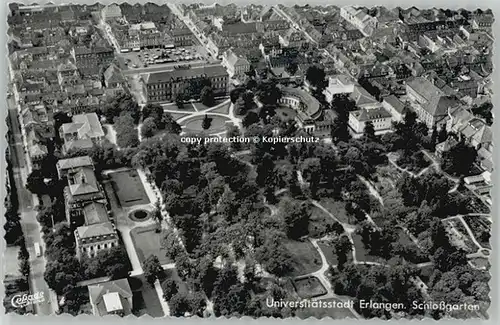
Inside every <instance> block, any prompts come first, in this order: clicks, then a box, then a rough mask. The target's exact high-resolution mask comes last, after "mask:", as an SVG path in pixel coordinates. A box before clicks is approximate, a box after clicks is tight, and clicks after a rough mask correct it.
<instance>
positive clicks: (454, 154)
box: [442, 140, 477, 176]
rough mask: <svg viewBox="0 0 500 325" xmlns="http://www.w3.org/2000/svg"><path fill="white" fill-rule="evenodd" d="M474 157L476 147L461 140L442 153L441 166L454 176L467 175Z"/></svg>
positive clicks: (475, 156)
mask: <svg viewBox="0 0 500 325" xmlns="http://www.w3.org/2000/svg"><path fill="white" fill-rule="evenodd" d="M476 158H477V151H476V149H475V148H474V147H472V146H470V145H468V144H466V143H465V141H463V140H462V141H459V142H458V143H457V144H456V145H455V146H453V147H452V148H451V149H450V150H448V151H445V152H444V153H443V162H442V168H443V170H444V171H446V172H447V173H449V174H451V175H454V176H468V175H469V174H470V171H471V170H472V167H473V165H474V163H475V162H476Z"/></svg>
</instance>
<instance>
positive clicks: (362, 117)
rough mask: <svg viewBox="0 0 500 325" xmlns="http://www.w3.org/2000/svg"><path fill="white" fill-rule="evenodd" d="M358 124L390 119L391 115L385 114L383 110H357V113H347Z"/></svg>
mask: <svg viewBox="0 0 500 325" xmlns="http://www.w3.org/2000/svg"><path fill="white" fill-rule="evenodd" d="M349 115H352V116H353V117H354V118H355V119H357V120H358V121H359V122H368V121H373V120H376V119H381V118H391V114H389V112H387V111H386V110H385V109H384V108H382V107H379V108H373V109H365V108H363V109H359V110H357V111H352V112H350V113H349Z"/></svg>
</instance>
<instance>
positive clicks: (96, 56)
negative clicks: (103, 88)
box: [71, 45, 115, 74]
mask: <svg viewBox="0 0 500 325" xmlns="http://www.w3.org/2000/svg"><path fill="white" fill-rule="evenodd" d="M71 55H72V56H73V58H74V61H75V62H76V64H77V65H78V66H79V67H80V69H82V70H83V72H84V74H85V69H87V68H91V67H96V66H107V65H109V64H110V63H111V62H112V61H113V59H114V57H115V55H114V51H113V48H112V47H111V46H103V45H94V46H91V47H86V46H75V47H74V48H73V49H72V51H71Z"/></svg>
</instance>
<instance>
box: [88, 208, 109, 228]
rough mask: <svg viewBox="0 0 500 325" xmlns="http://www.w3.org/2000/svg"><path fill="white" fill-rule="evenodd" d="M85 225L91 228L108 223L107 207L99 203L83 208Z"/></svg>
mask: <svg viewBox="0 0 500 325" xmlns="http://www.w3.org/2000/svg"><path fill="white" fill-rule="evenodd" d="M83 216H84V218H85V225H86V226H90V225H94V224H98V223H104V222H107V221H108V213H107V211H106V206H105V205H104V204H102V203H99V202H92V203H90V204H87V205H86V206H84V207H83Z"/></svg>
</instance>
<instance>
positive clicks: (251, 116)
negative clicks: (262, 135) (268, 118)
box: [242, 112, 259, 128]
mask: <svg viewBox="0 0 500 325" xmlns="http://www.w3.org/2000/svg"><path fill="white" fill-rule="evenodd" d="M258 122H259V115H257V113H255V112H248V113H247V114H246V115H245V117H244V118H243V122H242V124H243V126H244V127H246V128H247V127H249V126H250V125H252V124H255V123H258Z"/></svg>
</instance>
